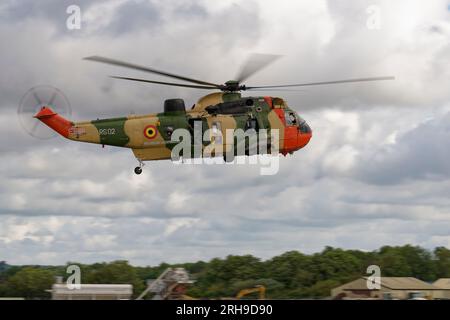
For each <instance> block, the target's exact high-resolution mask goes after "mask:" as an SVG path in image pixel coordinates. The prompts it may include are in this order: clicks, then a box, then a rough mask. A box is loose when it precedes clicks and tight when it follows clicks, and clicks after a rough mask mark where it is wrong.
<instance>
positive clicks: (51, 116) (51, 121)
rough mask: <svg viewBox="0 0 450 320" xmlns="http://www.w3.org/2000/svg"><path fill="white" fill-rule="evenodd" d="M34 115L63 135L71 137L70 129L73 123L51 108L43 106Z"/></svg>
mask: <svg viewBox="0 0 450 320" xmlns="http://www.w3.org/2000/svg"><path fill="white" fill-rule="evenodd" d="M34 117H35V118H36V119H39V120H40V121H42V122H43V123H45V124H46V125H47V126H48V127H50V128H52V129H53V130H55V131H56V132H58V133H59V134H60V135H62V136H63V137H65V138H68V137H69V130H70V128H71V127H72V126H73V123H72V122H71V121H69V120H67V119H65V118H63V117H61V116H60V115H59V114H57V113H56V112H55V111H53V110H52V109H51V108H49V107H42V108H41V110H40V111H39V112H38V113H37V114H36V115H35V116H34Z"/></svg>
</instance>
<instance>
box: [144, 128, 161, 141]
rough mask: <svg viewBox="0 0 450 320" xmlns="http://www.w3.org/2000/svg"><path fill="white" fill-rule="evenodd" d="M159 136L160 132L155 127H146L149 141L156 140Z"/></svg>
mask: <svg viewBox="0 0 450 320" xmlns="http://www.w3.org/2000/svg"><path fill="white" fill-rule="evenodd" d="M157 135H158V130H157V129H156V127H155V126H153V125H150V126H146V127H145V129H144V136H145V137H146V138H148V139H154V138H155V137H156V136H157Z"/></svg>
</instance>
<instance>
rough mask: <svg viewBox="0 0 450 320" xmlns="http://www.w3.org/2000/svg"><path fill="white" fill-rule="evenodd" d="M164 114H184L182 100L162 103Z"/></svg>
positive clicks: (184, 108)
mask: <svg viewBox="0 0 450 320" xmlns="http://www.w3.org/2000/svg"><path fill="white" fill-rule="evenodd" d="M164 112H186V107H185V106H184V100H183V99H167V100H166V101H164Z"/></svg>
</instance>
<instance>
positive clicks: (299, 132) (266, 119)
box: [36, 93, 312, 161]
mask: <svg viewBox="0 0 450 320" xmlns="http://www.w3.org/2000/svg"><path fill="white" fill-rule="evenodd" d="M36 118H38V119H39V120H41V121H42V122H44V123H45V124H46V125H48V126H49V127H51V128H52V129H54V130H55V131H57V132H58V133H60V134H61V135H62V136H64V137H65V138H68V139H70V140H74V141H79V142H88V143H96V144H101V145H108V146H116V147H124V148H130V149H132V150H133V153H134V155H135V156H136V158H137V159H138V160H139V161H148V160H163V159H171V158H172V150H173V148H174V147H175V145H176V144H177V143H178V142H179V141H178V140H174V139H172V138H173V137H172V135H173V134H174V132H175V130H177V129H184V130H186V132H189V133H192V134H194V133H195V132H194V127H195V126H196V123H197V127H200V128H201V130H202V133H204V132H206V131H208V130H209V131H208V132H209V134H208V137H207V139H203V140H202V145H203V146H202V149H207V146H208V145H209V144H211V143H215V144H222V147H223V149H222V150H224V152H226V151H229V150H230V148H236V145H235V140H234V139H229V138H227V131H230V130H231V131H232V132H235V131H236V130H239V129H241V130H243V131H244V132H245V131H247V130H255V132H256V133H258V132H259V130H266V132H268V135H269V136H270V132H272V131H277V135H276V136H277V137H278V141H277V147H278V150H279V152H280V153H282V154H284V155H286V154H288V153H293V152H295V151H296V150H298V149H300V148H303V147H304V146H305V145H307V144H308V142H309V140H310V139H311V136H312V132H311V129H310V127H309V126H308V125H307V124H306V122H305V121H304V120H303V119H302V118H301V117H299V116H298V115H297V113H296V112H295V111H294V110H291V109H290V108H289V107H288V106H287V105H286V103H285V102H284V100H283V99H281V98H273V97H241V96H240V94H239V93H212V94H209V95H207V96H205V97H203V98H202V99H200V100H199V101H198V102H197V103H196V104H195V105H194V106H193V107H192V109H191V110H185V107H184V102H183V100H181V99H170V100H166V102H165V107H164V112H161V113H154V114H147V115H129V116H127V117H121V118H111V119H101V120H93V121H84V122H70V121H69V120H66V119H64V118H62V117H61V116H59V115H57V114H56V113H54V112H53V111H52V110H51V109H50V108H48V107H44V108H43V109H42V110H41V111H40V112H39V113H38V114H37V115H36ZM218 137H221V138H220V139H219V138H218ZM202 138H204V137H203V136H202ZM269 141H270V138H269ZM244 143H245V142H244ZM247 149H248V147H247ZM247 149H246V150H247ZM258 150H259V149H258ZM268 150H269V151H270V146H269V149H268ZM269 151H268V152H269ZM268 152H264V151H262V152H261V151H257V153H268ZM194 154H195V153H191V154H190V156H193V155H194ZM234 154H236V152H234ZM202 155H203V156H205V154H204V153H203V154H202ZM236 155H239V154H236ZM182 156H183V157H186V156H187V155H186V154H183V155H182ZM208 156H217V154H208Z"/></svg>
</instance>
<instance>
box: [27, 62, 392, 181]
mask: <svg viewBox="0 0 450 320" xmlns="http://www.w3.org/2000/svg"><path fill="white" fill-rule="evenodd" d="M278 57H279V56H276V55H261V54H259V55H254V56H253V57H252V59H250V60H249V62H247V64H245V65H244V67H243V68H242V69H241V72H240V73H239V75H238V76H237V77H236V79H235V80H230V81H227V82H225V83H224V84H217V83H212V82H207V81H203V80H197V79H193V78H189V77H185V76H181V75H177V74H173V73H169V72H165V71H160V70H157V69H154V68H149V67H143V66H140V65H136V64H132V63H128V62H123V61H119V60H115V59H110V58H105V57H100V56H91V57H87V58H85V59H86V60H90V61H95V62H100V63H104V64H109V65H114V66H120V67H125V68H129V69H134V70H139V71H143V72H148V73H152V74H156V75H160V76H165V77H169V78H173V79H177V80H182V81H184V82H189V83H176V82H162V81H154V80H146V79H140V78H131V77H122V76H112V78H116V79H122V80H130V81H138V82H144V83H151V84H159V85H166V86H177V87H185V88H195V89H203V90H215V91H216V92H213V93H211V94H208V95H206V96H204V97H202V98H200V99H199V100H198V101H197V103H195V104H194V106H193V107H192V108H191V109H190V110H186V108H185V104H184V101H183V100H182V99H167V100H165V102H164V110H163V112H160V113H153V114H146V115H129V116H125V117H121V118H111V119H100V120H92V121H82V122H72V121H70V120H67V119H65V118H64V117H63V116H61V115H60V114H58V113H57V112H55V111H54V108H52V107H53V106H52V101H53V100H54V97H53V98H52V101H51V102H50V103H43V102H42V101H39V102H40V104H41V106H40V107H39V112H38V113H37V114H35V115H34V118H36V119H38V120H40V121H41V122H42V123H44V124H45V125H47V126H48V127H50V128H51V129H53V130H54V131H56V132H57V133H59V134H60V135H61V136H63V137H65V138H67V139H70V140H74V141H79V142H88V143H96V144H101V145H103V146H104V145H109V146H116V147H124V148H130V149H131V150H132V151H133V153H134V155H135V157H136V159H137V160H138V162H139V166H138V167H136V168H135V169H134V172H135V173H136V174H141V173H142V167H143V165H144V163H143V162H144V161H150V160H164V159H171V151H172V149H173V148H174V146H175V144H176V142H174V141H172V139H171V137H172V134H173V132H174V131H175V130H176V129H185V130H188V131H189V132H192V131H193V129H194V126H195V123H201V127H202V129H203V130H208V129H212V130H214V131H219V132H221V133H222V135H223V136H226V135H225V130H230V129H231V130H238V129H242V130H244V131H245V130H248V129H254V130H255V131H258V130H259V129H266V130H269V131H270V130H274V129H277V130H278V132H279V135H278V141H277V146H278V151H279V153H281V154H283V155H286V154H288V153H291V154H292V153H293V152H295V151H297V150H299V149H301V148H303V147H304V146H306V145H307V144H308V142H309V141H310V139H311V136H312V130H311V128H310V127H309V125H308V124H307V123H306V121H305V120H304V119H303V118H301V117H300V116H299V115H298V114H297V112H296V111H295V110H293V109H292V108H290V107H288V105H287V104H286V102H285V101H284V100H283V99H282V98H279V97H271V96H248V97H243V96H242V95H241V91H258V90H261V91H264V90H279V89H280V88H291V87H303V86H314V85H326V84H338V83H350V82H364V81H378V80H391V79H393V77H370V78H359V79H347V80H335V81H325V82H312V83H298V84H288V85H265V86H246V85H245V84H242V83H243V81H244V80H246V79H247V78H249V77H250V76H251V75H253V74H254V73H255V72H257V71H259V70H260V69H262V68H263V67H265V66H267V65H268V64H270V63H272V62H273V61H275V60H276V59H277V58H278ZM217 91H218V92H217ZM227 140H228V139H221V141H220V143H222V144H223V146H224V149H223V150H228V151H229V150H230V146H231V148H232V149H233V148H234V146H233V142H234V141H227ZM216 142H217V141H216ZM208 143H212V142H211V141H210V142H205V143H204V145H203V147H206V146H207V145H208ZM270 143H271V142H270V139H269V147H268V148H266V149H265V150H269V151H261V150H262V149H257V153H263V152H265V153H268V152H270ZM245 150H246V154H247V155H248V152H247V151H248V147H246V149H245ZM227 154H230V153H229V152H227ZM231 154H232V156H233V155H237V153H236V150H231ZM183 156H186V155H183ZM190 156H192V155H190ZM210 156H211V155H210ZM212 156H219V154H212ZM223 156H224V159H225V160H227V158H226V154H225V153H223Z"/></svg>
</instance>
